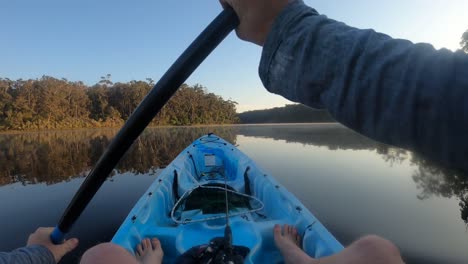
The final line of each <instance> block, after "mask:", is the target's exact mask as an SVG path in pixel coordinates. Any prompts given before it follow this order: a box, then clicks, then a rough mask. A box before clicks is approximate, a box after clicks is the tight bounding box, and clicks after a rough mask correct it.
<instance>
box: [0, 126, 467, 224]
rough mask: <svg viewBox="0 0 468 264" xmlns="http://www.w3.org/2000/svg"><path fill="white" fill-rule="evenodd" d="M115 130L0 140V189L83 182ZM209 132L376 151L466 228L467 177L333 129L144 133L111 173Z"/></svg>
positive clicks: (139, 169)
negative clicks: (455, 207)
mask: <svg viewBox="0 0 468 264" xmlns="http://www.w3.org/2000/svg"><path fill="white" fill-rule="evenodd" d="M116 132H117V130H115V129H107V130H102V129H101V130H73V131H52V132H36V133H24V134H4V135H0V186H1V185H6V184H11V183H15V182H21V183H22V184H24V185H26V184H36V183H46V184H53V183H57V182H61V181H67V180H70V179H72V178H75V177H84V176H86V175H87V173H88V172H89V170H90V169H91V168H92V166H93V165H94V164H95V163H96V162H97V160H98V159H99V157H100V156H101V154H102V153H103V151H104V150H105V148H106V147H107V145H109V143H110V140H111V139H112V137H113V136H114V135H115V134H116ZM209 132H213V133H215V134H217V135H219V136H221V137H223V138H224V139H226V140H228V141H229V142H231V143H234V144H235V143H236V137H237V135H244V136H250V137H262V138H269V139H274V140H285V141H286V142H296V143H301V144H305V145H313V146H320V147H327V148H328V149H330V150H348V149H349V150H369V151H376V152H377V153H378V154H379V155H380V156H381V157H382V158H383V159H384V160H385V161H386V162H388V163H390V164H391V165H398V164H401V163H403V162H405V161H408V162H410V163H411V164H412V165H414V166H415V167H416V170H415V171H414V173H413V180H414V182H415V183H416V184H417V187H418V188H419V189H420V190H421V193H420V194H419V195H418V196H417V197H418V199H421V200H424V199H428V198H430V197H431V196H439V197H445V198H452V197H457V198H458V200H459V204H460V208H461V209H460V210H461V216H462V219H463V220H464V221H465V223H468V220H467V217H468V177H467V174H464V173H462V172H460V171H455V170H450V169H447V168H443V167H441V166H438V165H436V164H434V163H432V162H430V161H428V160H427V159H424V158H423V157H421V156H419V155H417V154H414V153H411V152H409V151H406V150H402V149H399V148H394V147H391V146H388V145H384V144H380V143H377V142H374V141H372V140H369V139H367V138H365V137H363V136H361V135H358V134H356V133H354V132H352V131H350V130H348V129H345V128H343V127H342V126H339V125H334V124H330V125H287V126H277V125H272V126H270V125H262V126H240V127H199V128H196V127H195V128H194V127H191V128H150V129H147V130H146V131H145V132H144V133H143V134H142V136H141V137H140V138H139V139H138V140H137V141H136V142H135V144H134V145H133V146H132V148H131V150H130V151H129V152H128V153H127V155H126V156H125V157H124V158H123V159H122V161H121V162H120V163H119V165H118V166H117V168H116V171H115V173H125V172H131V173H133V174H143V173H153V172H154V171H156V170H157V169H158V168H160V167H164V166H166V165H167V164H169V163H170V162H171V161H172V160H173V159H174V158H175V157H176V156H177V155H178V154H179V153H180V152H181V151H182V150H183V149H184V148H185V147H187V146H188V145H189V144H190V143H191V142H192V141H193V140H195V139H196V138H198V137H200V136H202V135H204V134H207V133H209Z"/></svg>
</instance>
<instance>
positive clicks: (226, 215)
mask: <svg viewBox="0 0 468 264" xmlns="http://www.w3.org/2000/svg"><path fill="white" fill-rule="evenodd" d="M275 224H280V225H283V224H289V225H292V226H294V227H296V229H297V230H298V232H299V234H300V235H301V237H302V241H301V243H302V249H303V250H304V251H305V252H306V253H307V254H308V255H310V256H312V257H315V258H321V257H325V256H329V255H332V254H335V253H337V252H339V251H341V250H342V249H343V246H342V245H341V244H340V243H339V242H338V241H337V240H336V239H335V237H334V236H333V235H332V234H331V233H330V232H329V231H328V230H327V229H326V228H325V227H324V226H323V225H322V224H321V223H320V221H319V220H317V218H315V217H314V215H313V214H312V213H311V212H310V211H309V210H308V209H307V208H306V207H305V206H304V205H303V204H302V203H301V202H300V201H299V200H298V199H297V198H296V197H295V196H294V195H293V194H291V193H290V192H289V191H287V190H286V189H285V188H284V187H283V186H282V185H281V184H279V183H278V182H277V181H276V180H275V179H274V178H273V177H272V176H271V175H270V174H268V173H266V172H265V171H264V170H262V169H261V168H260V167H259V166H257V165H256V164H255V162H254V161H252V159H250V158H249V157H247V155H245V154H244V153H242V152H241V151H240V150H239V149H237V148H236V147H235V146H233V145H232V144H230V143H228V142H226V141H225V140H223V139H222V138H220V137H218V136H216V135H214V134H208V135H205V136H203V137H201V138H199V139H197V140H195V141H194V142H193V143H192V144H191V145H190V146H188V147H187V148H186V149H185V150H183V151H182V152H181V153H180V154H179V155H178V156H177V157H176V158H175V159H174V160H173V161H172V162H171V164H169V165H168V166H167V167H166V168H165V169H164V170H163V171H162V172H161V174H160V175H159V176H158V178H157V179H156V180H155V181H154V182H153V183H152V185H151V186H150V187H149V189H148V190H147V191H146V193H145V194H143V196H142V197H141V198H140V200H139V201H138V202H137V203H136V204H135V206H134V207H133V209H132V210H131V211H130V213H129V215H128V216H127V218H126V219H125V220H124V222H123V223H122V225H121V226H120V228H119V229H118V231H117V232H116V234H115V235H114V237H113V239H112V242H113V243H115V244H118V245H120V246H122V247H124V248H125V249H127V250H128V251H129V252H130V253H132V254H135V249H136V247H137V245H138V244H139V243H140V242H141V240H142V239H144V238H151V237H157V238H158V239H159V240H160V241H161V244H162V248H163V250H164V263H175V262H178V263H182V261H181V259H187V257H188V258H193V259H197V260H201V259H202V258H214V257H213V256H214V255H216V254H217V253H216V252H217V251H222V250H224V251H225V252H229V254H237V255H241V256H242V260H243V262H245V263H265V262H268V263H280V262H282V261H283V258H282V256H281V254H280V252H279V250H278V249H277V248H276V246H275V244H274V238H273V227H274V225H275ZM233 252H234V253H233ZM225 254H227V253H225ZM215 257H216V256H215ZM195 262H196V261H195ZM209 262H210V261H206V263H209ZM199 263H203V261H199ZM214 263H215V262H214Z"/></svg>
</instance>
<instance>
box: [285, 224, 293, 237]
mask: <svg viewBox="0 0 468 264" xmlns="http://www.w3.org/2000/svg"><path fill="white" fill-rule="evenodd" d="M289 234H291V226H290V225H284V235H285V236H288V235H289Z"/></svg>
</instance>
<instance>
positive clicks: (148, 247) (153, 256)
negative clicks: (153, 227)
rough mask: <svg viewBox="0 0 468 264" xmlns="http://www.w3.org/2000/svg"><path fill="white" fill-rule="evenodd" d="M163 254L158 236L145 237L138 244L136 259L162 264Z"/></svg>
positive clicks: (146, 262)
mask: <svg viewBox="0 0 468 264" xmlns="http://www.w3.org/2000/svg"><path fill="white" fill-rule="evenodd" d="M163 256H164V252H163V250H162V248H161V242H160V241H159V240H158V239H157V238H153V239H151V240H150V239H149V238H145V239H143V241H141V243H140V244H138V246H137V250H136V259H137V260H138V262H140V263H142V264H160V263H162V259H163Z"/></svg>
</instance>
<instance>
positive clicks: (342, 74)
mask: <svg viewBox="0 0 468 264" xmlns="http://www.w3.org/2000/svg"><path fill="white" fill-rule="evenodd" d="M259 72H260V77H261V79H262V82H263V84H264V86H265V87H266V88H267V89H268V90H269V91H270V92H273V93H276V94H280V95H282V96H284V97H286V98H288V99H289V100H292V101H294V102H300V103H302V104H305V105H308V106H310V107H314V108H326V109H327V110H328V111H329V112H330V113H331V114H332V116H333V117H334V118H335V119H336V120H337V121H338V122H340V123H342V124H344V125H345V126H347V127H349V128H351V129H353V130H355V131H357V132H359V133H361V134H363V135H365V136H368V137H369V138H372V139H374V140H377V141H380V142H383V143H386V144H391V145H394V146H398V147H403V148H406V149H410V150H413V151H416V152H419V153H421V154H423V155H425V156H426V157H428V158H430V159H432V160H435V161H438V162H441V163H442V164H445V165H449V166H452V167H455V168H458V169H464V170H468V162H467V161H468V56H467V55H466V54H465V53H463V52H461V51H458V52H451V51H449V50H446V49H442V50H439V51H437V50H435V49H434V48H433V47H432V46H431V45H429V44H413V43H411V42H410V41H407V40H401V39H392V38H391V37H389V36H387V35H384V34H380V33H377V32H375V31H373V30H360V29H356V28H353V27H350V26H347V25H345V24H343V23H341V22H337V21H334V20H332V19H329V18H327V17H326V16H323V15H319V14H318V13H317V11H315V10H314V9H312V8H310V7H308V6H306V5H305V4H304V3H303V2H302V1H295V2H294V3H293V4H290V5H289V6H288V7H287V8H286V9H285V10H284V11H283V12H282V13H281V14H280V16H279V17H278V18H277V19H276V21H275V22H274V25H273V27H272V31H271V32H270V34H269V36H268V39H267V41H266V43H265V46H264V48H263V54H262V59H261V62H260V68H259Z"/></svg>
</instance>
